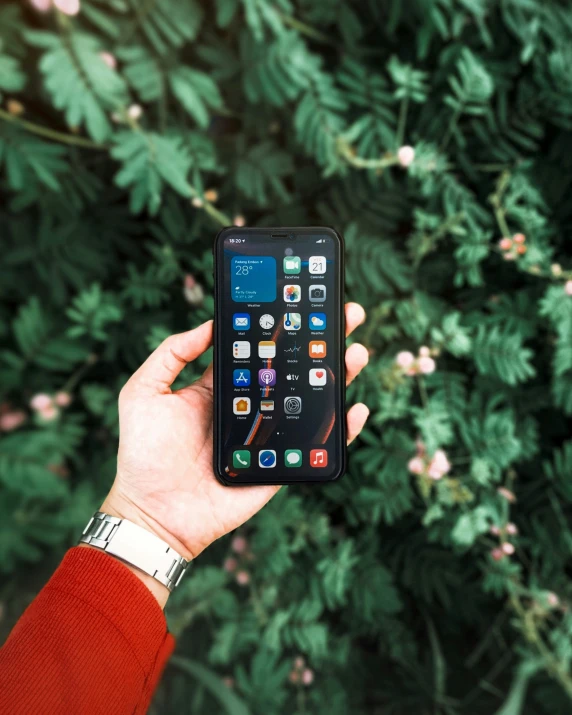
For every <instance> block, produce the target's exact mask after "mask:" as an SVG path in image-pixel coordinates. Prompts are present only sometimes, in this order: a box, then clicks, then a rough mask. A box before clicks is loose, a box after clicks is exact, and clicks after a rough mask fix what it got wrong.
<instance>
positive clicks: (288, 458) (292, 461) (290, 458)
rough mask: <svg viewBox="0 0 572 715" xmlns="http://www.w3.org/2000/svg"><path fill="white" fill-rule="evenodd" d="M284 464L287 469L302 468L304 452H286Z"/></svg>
mask: <svg viewBox="0 0 572 715" xmlns="http://www.w3.org/2000/svg"><path fill="white" fill-rule="evenodd" d="M284 464H285V465H286V466H287V467H301V466H302V450H300V449H287V450H286V451H285V452H284Z"/></svg>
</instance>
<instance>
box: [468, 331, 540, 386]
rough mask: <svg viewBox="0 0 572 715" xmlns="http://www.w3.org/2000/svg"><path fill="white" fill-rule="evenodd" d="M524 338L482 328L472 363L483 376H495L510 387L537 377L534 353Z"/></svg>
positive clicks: (514, 334) (477, 335) (476, 338)
mask: <svg viewBox="0 0 572 715" xmlns="http://www.w3.org/2000/svg"><path fill="white" fill-rule="evenodd" d="M522 342H523V340H522V336H521V335H519V334H518V333H511V332H509V331H507V330H503V329H502V328H501V327H499V326H494V327H493V328H490V329H489V328H487V327H486V326H485V325H480V326H479V329H478V331H477V334H476V336H475V339H474V344H473V353H472V354H473V359H474V361H475V364H476V366H477V370H478V371H479V372H480V373H481V374H482V375H493V376H494V377H498V378H499V379H500V380H502V382H506V383H507V384H508V385H516V384H518V383H519V382H525V381H526V380H528V379H529V378H531V377H534V375H535V374H536V370H535V369H534V367H533V366H532V365H531V360H532V356H533V352H532V350H531V349H530V348H525V347H524V346H523V344H522Z"/></svg>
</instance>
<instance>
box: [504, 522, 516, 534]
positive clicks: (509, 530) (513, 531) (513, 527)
mask: <svg viewBox="0 0 572 715" xmlns="http://www.w3.org/2000/svg"><path fill="white" fill-rule="evenodd" d="M506 533H507V534H510V536H516V534H518V528H517V526H516V524H513V523H512V522H510V523H508V524H507V525H506Z"/></svg>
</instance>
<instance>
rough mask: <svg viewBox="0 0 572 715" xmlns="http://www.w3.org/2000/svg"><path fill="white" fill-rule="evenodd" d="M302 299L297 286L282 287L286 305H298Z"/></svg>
mask: <svg viewBox="0 0 572 715" xmlns="http://www.w3.org/2000/svg"><path fill="white" fill-rule="evenodd" d="M301 297H302V295H301V291H300V286H299V285H287V286H284V300H285V301H286V302H288V303H299V302H300V298H301Z"/></svg>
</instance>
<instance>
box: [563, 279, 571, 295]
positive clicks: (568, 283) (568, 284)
mask: <svg viewBox="0 0 572 715" xmlns="http://www.w3.org/2000/svg"><path fill="white" fill-rule="evenodd" d="M564 292H565V293H566V295H572V281H566V283H565V284H564Z"/></svg>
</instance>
